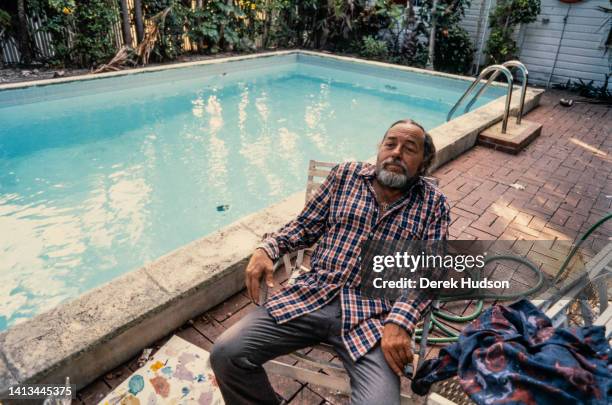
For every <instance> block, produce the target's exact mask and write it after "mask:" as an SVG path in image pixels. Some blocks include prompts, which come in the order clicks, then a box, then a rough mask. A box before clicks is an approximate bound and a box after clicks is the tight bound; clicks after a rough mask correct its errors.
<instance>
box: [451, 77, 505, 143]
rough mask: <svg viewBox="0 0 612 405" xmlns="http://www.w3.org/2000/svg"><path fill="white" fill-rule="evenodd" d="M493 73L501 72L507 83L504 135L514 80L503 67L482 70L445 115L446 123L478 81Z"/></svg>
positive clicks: (503, 123) (503, 124) (503, 122)
mask: <svg viewBox="0 0 612 405" xmlns="http://www.w3.org/2000/svg"><path fill="white" fill-rule="evenodd" d="M493 72H502V73H503V74H504V76H506V80H507V81H508V93H507V95H506V107H505V108H504V118H503V121H502V130H501V132H502V134H505V133H506V128H507V126H508V115H509V114H510V101H511V100H512V87H513V85H514V79H513V78H512V73H510V70H508V68H507V67H505V66H503V65H491V66H488V67H486V68H484V69H483V70H482V72H480V74H479V75H478V78H476V80H474V81H473V82H472V84H471V85H470V87H468V89H467V90H466V91H465V93H463V95H462V96H461V98H460V99H459V101H457V102H456V103H455V105H454V106H453V108H451V110H450V111H449V112H448V114H447V115H446V121H450V119H451V117H452V116H453V114H454V113H455V111H456V110H457V108H458V107H459V105H461V103H462V102H463V100H465V98H466V97H467V96H468V95H469V94H470V93H471V92H472V90H473V89H474V88H475V87H476V86H477V85H478V84H480V81H481V80H482V79H484V78H485V77H487V76H488V75H489V74H491V73H493ZM486 85H487V84H485V86H486Z"/></svg>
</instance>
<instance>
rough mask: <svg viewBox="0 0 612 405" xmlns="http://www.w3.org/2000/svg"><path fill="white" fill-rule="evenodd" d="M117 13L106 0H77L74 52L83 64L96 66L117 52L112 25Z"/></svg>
mask: <svg viewBox="0 0 612 405" xmlns="http://www.w3.org/2000/svg"><path fill="white" fill-rule="evenodd" d="M116 19H117V15H116V13H115V12H114V10H113V9H112V8H111V7H109V3H108V1H106V0H77V1H76V7H75V9H74V24H75V26H76V27H77V28H76V35H75V38H74V48H73V50H74V52H76V54H77V55H78V59H79V60H80V62H81V64H82V65H83V66H96V65H99V64H101V63H104V62H108V60H109V59H110V58H111V57H112V56H113V55H114V53H115V52H116V49H115V44H114V41H113V38H112V37H111V33H110V29H109V27H111V25H112V24H113V23H114V22H115V21H116Z"/></svg>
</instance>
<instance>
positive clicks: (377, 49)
mask: <svg viewBox="0 0 612 405" xmlns="http://www.w3.org/2000/svg"><path fill="white" fill-rule="evenodd" d="M360 55H361V56H363V57H365V58H369V59H378V60H385V59H387V56H388V55H389V50H388V49H387V42H386V41H381V40H378V39H376V38H374V37H373V36H369V35H368V36H367V37H364V38H363V45H362V47H361V52H360Z"/></svg>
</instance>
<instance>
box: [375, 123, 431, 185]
mask: <svg viewBox="0 0 612 405" xmlns="http://www.w3.org/2000/svg"><path fill="white" fill-rule="evenodd" d="M424 145H425V133H424V132H423V130H422V129H421V128H419V127H418V126H416V125H414V124H404V123H402V124H397V125H395V126H393V127H391V129H389V131H388V132H387V134H386V136H385V138H384V139H383V141H382V144H381V145H380V147H379V148H378V156H377V158H376V177H377V179H378V181H379V182H380V183H381V184H383V185H384V186H387V187H391V188H404V187H406V185H407V184H409V182H410V180H411V179H412V178H413V177H415V176H416V175H417V174H418V173H419V169H420V168H421V165H422V164H423V156H424Z"/></svg>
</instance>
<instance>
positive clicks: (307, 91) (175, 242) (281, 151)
mask: <svg viewBox="0 0 612 405" xmlns="http://www.w3.org/2000/svg"><path fill="white" fill-rule="evenodd" d="M468 84H469V83H468V82H463V81H459V80H450V79H441V78H437V77H431V76H429V75H420V74H415V73H403V72H394V71H392V70H381V69H372V68H370V67H363V66H360V65H356V64H346V65H343V64H342V63H338V62H333V63H330V62H327V61H325V60H324V59H322V58H315V57H310V58H307V57H303V56H300V57H296V56H293V58H291V57H276V58H263V60H261V61H259V60H255V61H246V62H232V63H224V64H221V65H211V66H204V67H192V68H185V69H171V70H168V71H162V72H156V73H147V74H138V75H130V76H125V77H120V78H111V79H100V80H93V81H87V82H80V83H69V84H61V85H52V86H45V87H37V88H33V89H28V90H17V91H4V92H0V123H1V125H0V330H2V329H6V328H7V327H8V326H10V325H11V324H14V323H16V322H19V321H20V320H24V319H27V318H30V317H32V316H34V315H36V314H38V313H40V312H42V311H44V310H47V309H50V308H52V307H53V306H55V305H57V304H58V303H60V302H62V301H64V300H66V299H70V298H73V297H76V296H78V295H79V294H81V293H83V292H84V291H87V290H89V289H91V288H93V287H95V286H98V285H100V284H102V283H104V282H107V281H109V280H111V279H113V278H114V277H116V276H118V275H120V274H123V273H125V272H127V271H130V270H132V269H135V268H137V267H139V266H141V265H143V264H144V263H146V262H148V261H151V260H153V259H155V258H157V257H159V256H160V255H162V254H164V253H166V252H168V251H171V250H173V249H175V248H177V247H179V246H181V245H184V244H186V243H188V242H190V241H192V240H194V239H197V238H200V237H202V236H205V235H207V234H209V233H211V232H213V231H215V230H217V229H219V228H220V227H222V226H224V225H227V224H229V223H230V222H232V221H235V220H237V219H238V218H240V217H242V216H244V215H245V214H248V213H251V212H254V211H257V210H260V209H262V208H265V207H266V206H268V205H270V204H272V203H274V202H277V201H279V200H280V199H282V198H283V197H286V196H288V195H290V194H292V193H294V192H296V191H298V190H300V189H303V187H304V184H305V171H306V167H307V162H308V160H309V159H317V160H323V161H343V160H363V159H367V158H369V157H371V156H373V155H374V154H375V150H376V145H377V142H378V141H379V140H380V138H381V136H382V134H383V132H384V131H385V129H386V127H387V126H388V125H389V124H390V123H391V122H393V121H396V120H398V119H401V118H405V117H412V118H414V119H416V120H418V121H420V122H422V123H423V124H424V125H425V126H426V127H427V128H432V127H435V126H437V125H439V124H442V123H443V122H444V121H445V116H446V113H447V112H448V110H449V109H450V108H451V106H452V103H454V102H455V101H456V100H457V99H458V97H459V96H460V95H461V93H462V92H463V91H464V90H465V88H467V86H468ZM502 92H503V90H502V89H491V91H490V92H489V93H487V95H486V97H483V99H482V100H481V102H480V104H483V103H485V102H488V101H490V100H491V99H493V98H495V97H498V96H500V95H502V94H503V93H502ZM219 206H227V209H226V210H219V209H218V207H219Z"/></svg>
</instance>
